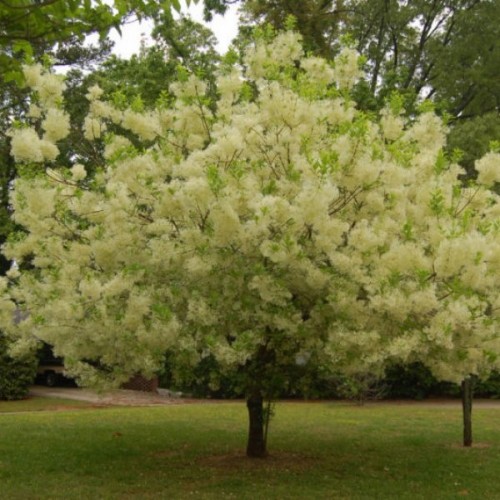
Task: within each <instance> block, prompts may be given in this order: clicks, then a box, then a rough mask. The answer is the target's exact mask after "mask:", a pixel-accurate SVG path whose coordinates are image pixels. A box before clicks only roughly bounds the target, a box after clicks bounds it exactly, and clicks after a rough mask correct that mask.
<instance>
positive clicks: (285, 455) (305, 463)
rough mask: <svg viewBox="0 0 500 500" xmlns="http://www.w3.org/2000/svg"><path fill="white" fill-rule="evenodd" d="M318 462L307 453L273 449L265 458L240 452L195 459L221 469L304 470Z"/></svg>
mask: <svg viewBox="0 0 500 500" xmlns="http://www.w3.org/2000/svg"><path fill="white" fill-rule="evenodd" d="M317 463H318V459H317V458H315V457H312V456H309V455H302V454H299V453H289V452H284V451H274V452H273V453H272V454H270V455H268V456H267V457H266V458H248V457H247V456H246V455H244V454H242V453H228V454H225V455H211V456H208V457H202V458H200V459H198V460H197V464H198V465H200V466H203V467H210V468H213V469H217V470H221V471H227V472H232V471H254V470H261V471H282V472H305V471H307V470H309V469H311V468H313V467H315V466H316V465H317Z"/></svg>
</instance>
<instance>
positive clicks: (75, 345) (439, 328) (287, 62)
mask: <svg viewBox="0 0 500 500" xmlns="http://www.w3.org/2000/svg"><path fill="white" fill-rule="evenodd" d="M262 36H263V38H257V39H256V40H255V41H254V42H253V43H252V44H251V45H250V46H249V47H248V48H247V50H246V52H245V55H244V64H243V65H242V66H241V65H239V64H236V63H237V61H236V59H235V57H234V54H232V53H229V54H228V56H227V57H226V58H225V59H224V60H223V63H222V64H221V67H220V70H219V75H218V77H217V81H216V89H217V92H216V93H210V92H208V86H207V83H206V82H204V81H203V80H202V79H200V78H198V77H196V76H195V75H193V74H191V75H190V74H189V73H187V72H181V73H180V75H179V78H180V79H179V80H178V81H177V82H174V83H172V84H171V85H170V89H169V90H170V93H171V94H172V95H173V96H174V98H173V99H168V100H164V101H159V102H158V103H157V105H156V107H155V108H153V109H141V108H137V107H136V106H134V105H131V106H123V105H120V106H116V104H115V103H113V102H109V101H105V100H102V94H103V91H102V90H101V89H100V88H99V87H98V86H94V87H92V88H91V89H90V90H89V91H88V94H87V99H88V101H89V104H90V114H89V116H88V117H87V119H86V121H85V127H84V135H85V138H86V139H89V140H92V139H104V144H105V150H104V158H105V165H104V166H102V167H100V168H97V169H94V170H90V169H86V168H85V167H84V166H83V165H82V164H76V165H74V166H73V167H72V168H71V169H68V168H57V157H58V152H59V151H58V147H57V143H58V141H60V140H61V139H63V138H64V137H65V136H66V135H67V134H68V132H69V122H68V117H67V115H66V113H65V111H64V109H63V108H62V107H61V105H60V102H61V98H62V91H63V82H62V81H61V80H60V77H58V76H56V75H54V74H51V73H49V72H47V71H45V70H44V69H43V68H42V67H41V66H39V65H38V66H30V67H26V68H25V70H24V72H25V78H26V81H27V83H28V85H30V87H31V88H32V89H33V90H34V94H33V100H34V102H36V106H37V110H36V113H31V118H30V123H26V125H24V126H19V127H17V128H15V129H13V130H12V131H11V135H12V154H13V156H14V158H15V159H16V161H17V162H18V164H19V165H20V166H21V168H20V172H21V176H20V178H19V179H17V180H16V184H15V190H14V193H13V196H12V203H13V206H14V209H15V212H14V220H15V222H16V223H17V224H19V225H20V226H22V227H23V228H24V231H23V232H20V233H19V234H18V236H17V237H16V238H12V239H11V241H10V242H9V244H8V245H7V246H6V250H5V253H6V255H7V257H8V258H9V259H15V260H16V262H18V263H19V264H22V263H23V262H25V263H26V264H29V265H27V266H25V269H23V271H22V272H19V270H18V269H16V268H13V269H12V270H11V271H10V272H9V275H8V279H4V280H3V281H2V287H3V293H4V297H3V301H2V327H3V328H5V331H6V332H8V333H9V335H11V337H12V338H14V339H17V349H18V350H19V351H21V350H22V349H23V347H26V346H28V347H29V346H30V345H33V344H36V343H37V342H38V341H40V340H43V341H45V342H48V343H50V344H51V345H53V346H54V349H55V353H56V354H57V355H59V356H63V357H64V359H65V363H66V367H67V369H68V371H69V373H70V374H72V375H74V376H77V377H78V378H79V379H80V380H81V381H82V382H83V383H86V384H113V383H120V382H123V381H125V380H126V379H127V378H128V377H129V376H130V375H133V374H135V373H137V372H143V373H145V374H151V373H153V372H154V371H155V370H156V369H158V368H159V366H160V365H161V363H162V360H163V357H164V354H165V352H166V350H167V349H170V350H173V351H174V352H176V353H177V354H178V356H179V357H182V358H184V359H187V360H188V362H189V363H191V364H192V365H195V364H196V363H198V362H199V361H200V360H201V359H203V358H204V357H206V356H209V355H212V356H214V357H215V358H216V359H217V361H218V362H219V364H220V366H221V367H222V368H223V369H225V370H228V371H230V372H232V373H237V374H238V376H239V377H240V380H241V384H242V387H243V389H244V391H245V393H246V395H247V404H248V409H249V415H250V439H249V445H248V453H249V455H252V456H262V455H264V454H265V453H266V447H265V440H264V433H263V428H262V420H263V413H262V412H263V408H262V403H263V400H264V398H267V397H271V398H272V397H273V395H274V394H275V393H276V391H277V389H280V388H281V387H283V385H284V384H286V380H287V377H288V374H289V373H290V372H296V371H297V370H307V367H308V366H310V367H313V366H316V365H318V364H320V365H321V364H323V365H333V366H335V367H336V368H337V369H338V370H339V371H341V372H344V373H356V372H358V371H366V370H371V371H374V372H375V371H378V370H382V369H383V367H384V365H385V364H386V363H387V362H388V361H394V360H400V361H416V360H422V361H424V362H425V363H426V364H427V365H428V366H429V367H430V368H431V369H432V370H433V371H434V373H435V374H437V375H438V376H439V377H441V378H443V379H447V380H462V379H463V378H465V377H467V376H469V375H470V374H478V375H480V376H483V375H486V374H487V373H489V371H490V370H491V369H493V368H494V367H497V366H498V363H499V359H500V356H499V354H500V338H499V335H498V320H499V311H500V303H499V300H500V298H499V294H498V290H499V284H500V273H499V269H500V266H499V263H500V238H499V232H500V221H499V215H500V213H499V207H500V204H499V203H498V202H499V197H498V196H497V195H496V194H495V193H494V192H493V191H492V190H490V188H491V187H492V186H494V185H495V183H496V182H498V181H500V177H499V176H500V169H499V168H498V165H499V157H500V155H499V154H498V153H497V152H494V151H492V152H490V153H488V154H487V155H486V156H485V157H484V158H483V159H481V160H480V161H479V162H477V163H476V168H477V170H478V172H479V177H478V179H477V181H470V183H469V185H468V186H467V187H465V188H464V186H462V185H461V181H460V180H459V179H458V176H459V174H460V173H461V168H460V167H459V166H458V165H457V164H456V162H455V158H453V157H449V156H447V155H446V154H445V153H444V152H443V146H444V143H445V127H444V125H443V123H442V122H441V121H440V119H439V118H438V117H436V116H435V115H434V114H433V113H432V112H425V113H423V114H421V115H420V116H419V117H416V118H414V119H413V120H412V121H411V122H408V121H405V119H404V118H403V108H402V99H401V98H398V97H397V96H396V97H393V99H392V100H391V101H390V102H388V103H387V105H386V106H385V107H384V108H383V110H382V112H381V114H380V116H376V115H373V114H370V113H365V112H364V111H362V110H359V109H357V108H356V107H355V105H354V102H353V101H352V100H351V98H350V97H349V92H350V90H351V89H352V88H353V85H354V84H355V82H356V81H357V80H359V79H360V78H361V77H362V73H361V71H360V68H359V62H358V55H357V53H356V51H355V50H353V49H350V48H344V49H343V50H342V51H341V53H340V54H339V56H338V57H337V58H336V59H335V61H334V62H333V63H330V62H328V61H326V60H324V59H321V58H318V57H315V56H307V55H305V54H304V51H303V48H302V45H301V42H300V37H299V36H298V35H297V34H295V33H293V32H283V33H280V34H278V35H277V36H275V37H274V36H273V37H272V38H271V39H270V40H267V39H266V37H267V35H266V34H265V33H263V34H262ZM35 125H36V128H34V126H35ZM130 134H132V135H133V136H134V140H131V135H130ZM416 179H418V182H415V180H416ZM451 256H453V258H452V257H451ZM16 309H21V310H25V311H26V319H25V320H24V321H22V322H19V323H18V324H13V322H12V314H13V311H14V310H16Z"/></svg>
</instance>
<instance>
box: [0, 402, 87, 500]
mask: <svg viewBox="0 0 500 500" xmlns="http://www.w3.org/2000/svg"><path fill="white" fill-rule="evenodd" d="M95 406H96V405H95V404H92V403H88V402H86V401H76V400H74V399H62V398H39V397H29V398H26V399H21V400H19V401H0V413H17V412H25V411H56V410H68V409H71V408H92V407H95ZM0 498H1V497H0Z"/></svg>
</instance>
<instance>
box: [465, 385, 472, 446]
mask: <svg viewBox="0 0 500 500" xmlns="http://www.w3.org/2000/svg"><path fill="white" fill-rule="evenodd" d="M473 392H474V378H473V377H472V376H470V377H467V378H466V379H464V380H463V382H462V408H463V417H464V446H472V398H473Z"/></svg>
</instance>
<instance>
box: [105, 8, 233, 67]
mask: <svg viewBox="0 0 500 500" xmlns="http://www.w3.org/2000/svg"><path fill="white" fill-rule="evenodd" d="M181 4H182V13H183V14H184V15H189V16H191V17H192V18H193V19H194V20H195V21H198V22H200V23H203V24H204V25H206V26H208V27H209V28H210V29H211V30H212V31H213V32H214V34H215V36H216V37H217V40H218V41H219V43H218V45H217V50H218V51H219V52H220V53H221V54H223V53H224V52H226V50H227V48H228V47H229V44H230V43H231V40H232V39H233V38H234V37H235V36H236V34H237V32H238V17H237V6H236V5H230V6H229V9H228V11H227V12H226V15H225V16H219V15H217V16H214V18H213V20H212V21H211V22H210V23H205V22H204V21H203V0H199V1H198V3H197V4H194V3H193V2H191V5H190V6H189V8H188V7H186V2H185V1H184V0H181ZM150 32H151V23H149V22H143V23H139V22H134V23H130V24H127V25H126V26H123V27H122V36H121V37H120V35H119V34H118V32H117V31H116V30H112V31H111V33H110V38H111V39H112V40H113V41H114V42H115V47H114V49H113V53H115V54H116V55H118V56H120V57H122V58H125V59H128V58H130V56H131V55H132V54H135V53H137V52H138V51H139V46H140V42H141V38H145V40H146V44H148V43H147V42H148V35H149V33H150Z"/></svg>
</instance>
